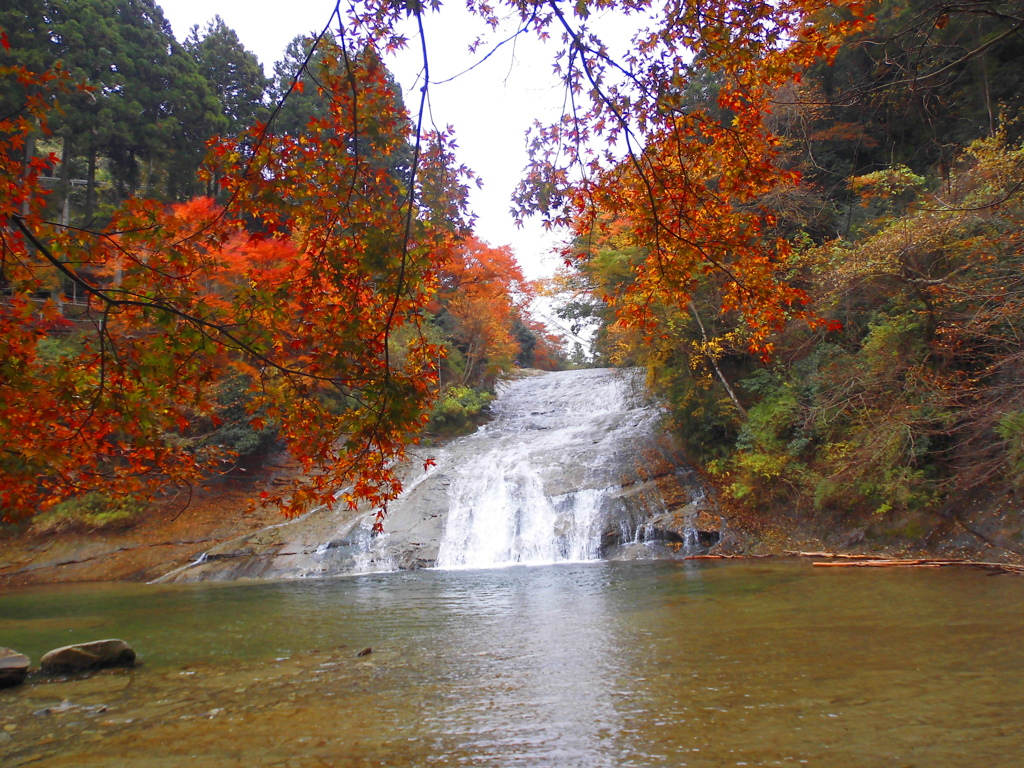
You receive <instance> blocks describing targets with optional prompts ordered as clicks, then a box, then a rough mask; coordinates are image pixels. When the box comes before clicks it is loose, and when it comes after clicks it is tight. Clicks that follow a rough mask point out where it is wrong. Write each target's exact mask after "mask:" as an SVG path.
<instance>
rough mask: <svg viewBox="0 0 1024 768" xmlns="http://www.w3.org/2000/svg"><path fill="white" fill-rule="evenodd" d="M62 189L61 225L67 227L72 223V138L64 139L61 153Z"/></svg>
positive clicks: (66, 137)
mask: <svg viewBox="0 0 1024 768" xmlns="http://www.w3.org/2000/svg"><path fill="white" fill-rule="evenodd" d="M60 188H61V193H62V194H63V197H64V199H63V200H62V201H61V207H60V224H61V226H62V227H66V226H68V225H69V224H70V223H71V137H70V136H65V137H64V144H63V146H62V147H61V151H60Z"/></svg>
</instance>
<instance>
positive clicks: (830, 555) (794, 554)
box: [782, 549, 878, 560]
mask: <svg viewBox="0 0 1024 768" xmlns="http://www.w3.org/2000/svg"><path fill="white" fill-rule="evenodd" d="M782 552H783V554H786V555H790V556H791V557H828V558H836V559H841V560H877V559H878V555H851V554H846V553H843V552H800V551H798V550H795V549H784V550H782Z"/></svg>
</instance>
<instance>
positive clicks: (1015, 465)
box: [996, 411, 1024, 488]
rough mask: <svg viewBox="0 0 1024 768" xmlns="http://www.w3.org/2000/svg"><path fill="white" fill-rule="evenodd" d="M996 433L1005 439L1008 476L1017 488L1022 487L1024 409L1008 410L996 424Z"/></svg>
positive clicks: (1023, 485) (1023, 472)
mask: <svg viewBox="0 0 1024 768" xmlns="http://www.w3.org/2000/svg"><path fill="white" fill-rule="evenodd" d="M996 434H998V435H999V437H1000V438H1002V439H1003V440H1004V441H1006V459H1007V461H1006V463H1007V469H1008V472H1007V474H1008V476H1009V479H1010V480H1011V482H1013V484H1014V485H1015V486H1017V487H1018V488H1020V487H1024V411H1010V412H1009V413H1007V414H1005V415H1004V416H1003V417H1002V418H1001V419H999V422H998V423H997V424H996Z"/></svg>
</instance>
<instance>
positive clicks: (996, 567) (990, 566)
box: [813, 558, 1024, 574]
mask: <svg viewBox="0 0 1024 768" xmlns="http://www.w3.org/2000/svg"><path fill="white" fill-rule="evenodd" d="M813 565H814V566H816V567H820V568H948V567H951V566H957V567H960V568H981V569H984V570H990V571H1003V572H1005V573H1018V574H1024V565H1013V564H1011V563H987V562H978V561H975V560H962V559H959V560H940V559H937V558H917V559H910V560H903V559H899V558H870V559H862V560H846V561H843V562H834V561H830V562H820V563H813Z"/></svg>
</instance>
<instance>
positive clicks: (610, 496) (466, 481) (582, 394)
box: [437, 369, 657, 568]
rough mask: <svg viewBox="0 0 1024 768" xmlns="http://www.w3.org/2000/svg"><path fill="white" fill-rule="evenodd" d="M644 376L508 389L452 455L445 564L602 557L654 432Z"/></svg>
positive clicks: (604, 372)
mask: <svg viewBox="0 0 1024 768" xmlns="http://www.w3.org/2000/svg"><path fill="white" fill-rule="evenodd" d="M639 377H640V373H639V371H637V370H614V369H601V370H579V371H564V372H560V373H551V374H545V375H540V376H532V377H524V378H521V379H518V380H516V381H513V382H511V383H510V384H507V385H506V386H505V388H504V389H503V390H502V391H501V393H500V396H499V398H498V399H497V401H496V402H495V403H494V405H493V406H492V411H493V414H494V419H493V421H491V422H490V423H489V424H487V425H486V426H485V427H483V428H481V429H480V430H479V431H478V432H477V433H476V434H474V435H472V436H470V437H468V438H466V439H464V440H463V441H460V446H459V451H458V453H459V456H458V461H457V462H453V461H452V460H451V458H449V460H448V462H446V463H447V464H448V465H449V466H448V468H447V470H446V471H447V474H448V476H449V479H450V485H449V488H448V502H449V504H448V515H447V520H446V523H445V528H444V534H443V537H442V539H441V543H440V549H439V552H438V558H437V565H438V567H441V568H458V567H470V568H485V567H496V566H502V565H514V564H518V563H522V564H540V563H556V562H572V561H581V560H594V559H596V558H597V557H598V553H599V549H600V545H601V535H602V531H603V530H604V527H605V523H606V517H607V508H608V507H609V506H610V505H612V504H613V503H614V498H615V494H616V493H617V492H618V491H619V489H620V488H621V487H622V485H623V483H624V482H626V481H625V480H624V477H626V476H627V475H629V474H631V473H630V472H629V470H628V468H629V467H631V466H632V465H633V464H635V462H636V461H637V449H638V446H640V445H642V444H644V443H645V442H647V441H649V440H650V438H651V436H652V434H653V433H654V424H655V421H656V418H657V411H656V409H654V408H653V407H652V406H650V405H649V404H646V403H645V401H644V396H643V393H642V382H641V381H640V378H639Z"/></svg>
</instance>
